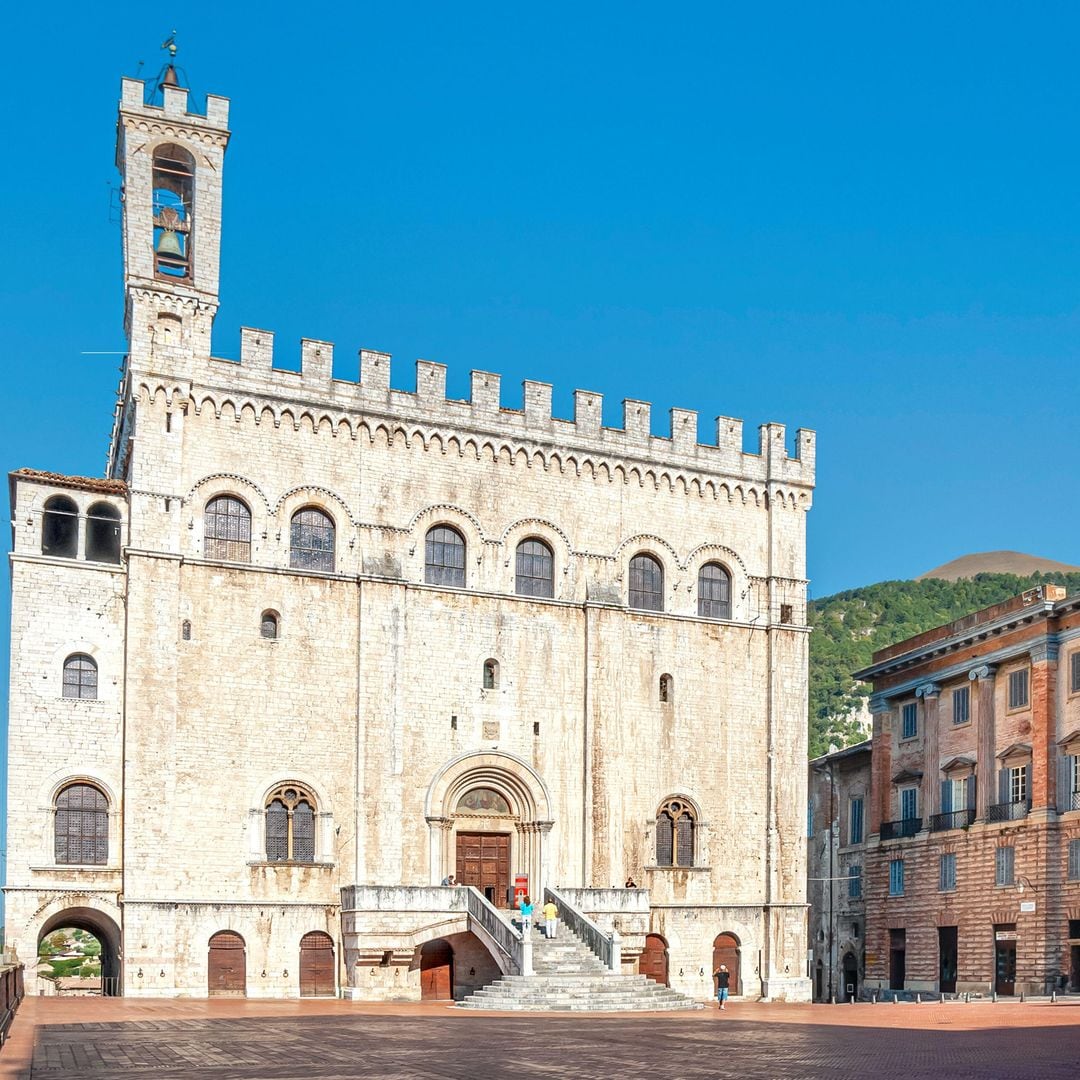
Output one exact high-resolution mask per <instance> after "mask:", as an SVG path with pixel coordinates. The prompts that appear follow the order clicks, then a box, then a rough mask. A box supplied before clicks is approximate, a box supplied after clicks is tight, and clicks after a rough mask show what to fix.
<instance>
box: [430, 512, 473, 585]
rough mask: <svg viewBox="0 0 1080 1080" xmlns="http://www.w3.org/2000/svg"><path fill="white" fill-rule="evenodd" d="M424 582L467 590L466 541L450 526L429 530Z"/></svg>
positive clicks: (438, 526) (437, 526)
mask: <svg viewBox="0 0 1080 1080" xmlns="http://www.w3.org/2000/svg"><path fill="white" fill-rule="evenodd" d="M424 580H425V581H426V582H427V583H428V584H429V585H452V586H454V587H456V588H459V589H464V588H465V539H464V537H463V536H462V535H461V533H459V532H458V531H457V529H452V528H451V527H450V526H449V525H436V526H435V527H434V528H433V529H429V530H428V534H427V539H426V541H425V543H424Z"/></svg>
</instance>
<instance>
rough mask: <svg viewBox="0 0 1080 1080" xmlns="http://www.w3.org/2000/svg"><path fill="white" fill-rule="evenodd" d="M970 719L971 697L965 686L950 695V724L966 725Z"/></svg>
mask: <svg viewBox="0 0 1080 1080" xmlns="http://www.w3.org/2000/svg"><path fill="white" fill-rule="evenodd" d="M970 719H971V695H970V693H969V691H968V688H967V687H966V686H961V687H960V689H959V690H954V691H953V695H952V722H953V723H954V724H966V723H967V722H968V721H969V720H970Z"/></svg>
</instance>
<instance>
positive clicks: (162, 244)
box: [156, 229, 184, 259]
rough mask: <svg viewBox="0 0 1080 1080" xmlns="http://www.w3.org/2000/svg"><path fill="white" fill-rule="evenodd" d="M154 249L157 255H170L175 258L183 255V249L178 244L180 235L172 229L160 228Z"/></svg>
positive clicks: (180, 257)
mask: <svg viewBox="0 0 1080 1080" xmlns="http://www.w3.org/2000/svg"><path fill="white" fill-rule="evenodd" d="M156 250H157V253H158V254H159V255H172V256H173V257H174V258H177V259H182V258H183V257H184V249H183V248H182V247H181V246H180V237H179V236H177V235H176V233H175V232H173V230H172V229H162V230H161V235H160V236H159V237H158V242H157V248H156Z"/></svg>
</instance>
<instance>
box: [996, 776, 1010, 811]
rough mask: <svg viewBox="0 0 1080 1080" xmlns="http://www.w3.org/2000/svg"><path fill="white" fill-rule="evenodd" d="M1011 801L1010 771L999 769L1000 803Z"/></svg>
mask: <svg viewBox="0 0 1080 1080" xmlns="http://www.w3.org/2000/svg"><path fill="white" fill-rule="evenodd" d="M1008 801H1009V770H1008V769H998V802H999V803H1007V802H1008Z"/></svg>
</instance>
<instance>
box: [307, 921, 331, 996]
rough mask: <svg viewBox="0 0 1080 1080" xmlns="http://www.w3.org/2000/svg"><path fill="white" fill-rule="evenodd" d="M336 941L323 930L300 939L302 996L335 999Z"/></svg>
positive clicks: (312, 932)
mask: <svg viewBox="0 0 1080 1080" xmlns="http://www.w3.org/2000/svg"><path fill="white" fill-rule="evenodd" d="M334 976H335V965H334V941H333V938H331V937H330V935H329V934H324V933H323V932H322V931H321V930H312V931H311V933H310V934H305V935H304V936H303V937H302V938H301V939H300V996H301V997H334V996H335V995H336V994H337V980H336V979H335V977H334Z"/></svg>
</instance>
